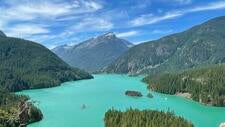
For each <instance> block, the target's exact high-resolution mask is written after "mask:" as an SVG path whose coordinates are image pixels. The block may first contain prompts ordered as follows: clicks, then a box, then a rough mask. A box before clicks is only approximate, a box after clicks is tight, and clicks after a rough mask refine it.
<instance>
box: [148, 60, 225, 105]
mask: <svg viewBox="0 0 225 127" xmlns="http://www.w3.org/2000/svg"><path fill="white" fill-rule="evenodd" d="M144 80H145V82H147V83H148V84H149V88H151V89H152V90H155V91H158V92H162V93H167V94H177V93H189V94H191V98H192V99H193V100H195V101H198V102H201V103H205V104H209V105H213V106H225V65H224V64H223V65H214V66H212V67H206V68H201V69H192V70H189V71H185V72H183V73H174V74H171V73H168V74H161V75H149V76H148V77H146V78H145V79H144Z"/></svg>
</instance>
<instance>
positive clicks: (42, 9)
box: [0, 0, 225, 48]
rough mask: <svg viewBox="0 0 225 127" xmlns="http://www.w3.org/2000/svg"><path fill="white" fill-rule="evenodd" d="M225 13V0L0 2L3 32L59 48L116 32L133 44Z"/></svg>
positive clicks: (0, 23) (1, 0)
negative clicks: (59, 46)
mask: <svg viewBox="0 0 225 127" xmlns="http://www.w3.org/2000/svg"><path fill="white" fill-rule="evenodd" d="M223 15H225V0H0V30H2V31H4V32H5V33H6V34H7V35H8V36H14V37H20V38H25V39H29V40H33V41H36V42H39V43H41V44H43V45H45V46H46V47H48V48H53V47H55V46H57V45H62V44H70V45H71V44H76V43H79V42H81V41H83V40H86V39H88V38H91V37H94V36H97V35H100V34H103V33H106V32H114V33H115V34H116V35H117V36H118V37H120V38H124V39H127V40H129V41H130V42H133V43H136V44H137V43H141V42H144V41H148V40H154V39H158V38H160V37H162V36H165V35H168V34H172V33H176V32H179V31H183V30H186V29H188V28H190V27H192V26H194V25H197V24H200V23H202V22H204V21H207V20H209V19H211V18H214V17H217V16H223Z"/></svg>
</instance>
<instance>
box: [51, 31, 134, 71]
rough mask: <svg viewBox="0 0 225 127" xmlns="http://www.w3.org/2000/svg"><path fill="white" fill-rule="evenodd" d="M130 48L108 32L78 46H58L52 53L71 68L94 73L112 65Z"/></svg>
mask: <svg viewBox="0 0 225 127" xmlns="http://www.w3.org/2000/svg"><path fill="white" fill-rule="evenodd" d="M132 46H133V44H132V43H130V42H128V41H126V40H124V39H120V38H118V37H116V35H115V34H114V33H111V32H109V33H106V34H103V35H100V36H98V37H95V38H91V39H88V40H86V41H84V42H81V43H79V44H78V45H73V46H68V45H62V46H58V47H56V48H54V49H53V50H52V51H53V52H54V53H56V54H57V55H58V56H59V57H60V58H62V59H63V60H64V61H66V62H67V63H68V64H70V65H71V66H73V67H78V68H81V69H84V70H86V71H88V72H96V71H98V70H100V69H101V68H103V67H105V66H107V65H109V64H110V63H112V62H113V61H114V60H115V59H117V58H118V57H119V56H120V55H121V54H123V53H124V52H125V51H127V50H128V49H129V48H130V47H132Z"/></svg>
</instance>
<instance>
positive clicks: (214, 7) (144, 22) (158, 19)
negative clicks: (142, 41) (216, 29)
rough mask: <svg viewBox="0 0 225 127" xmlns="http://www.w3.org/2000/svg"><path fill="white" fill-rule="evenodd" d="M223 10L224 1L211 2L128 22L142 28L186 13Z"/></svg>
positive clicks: (147, 15) (149, 15)
mask: <svg viewBox="0 0 225 127" xmlns="http://www.w3.org/2000/svg"><path fill="white" fill-rule="evenodd" d="M218 9H225V1H219V2H213V3H209V4H207V5H201V6H195V7H192V8H187V9H183V10H175V11H171V12H167V13H165V14H163V15H160V16H156V15H153V14H144V15H141V16H139V17H137V18H135V19H133V20H131V21H130V24H131V25H132V26H142V25H149V24H154V23H158V22H161V21H164V20H168V19H174V18H177V17H179V16H183V15H185V14H187V13H193V12H200V11H209V10H218Z"/></svg>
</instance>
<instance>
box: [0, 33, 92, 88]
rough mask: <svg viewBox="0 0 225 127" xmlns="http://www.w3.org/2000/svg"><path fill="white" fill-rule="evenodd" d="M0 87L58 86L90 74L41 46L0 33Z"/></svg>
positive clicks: (86, 77) (88, 76)
mask: <svg viewBox="0 0 225 127" xmlns="http://www.w3.org/2000/svg"><path fill="white" fill-rule="evenodd" d="M0 61H1V63H0V74H1V75H0V87H1V88H2V89H6V90H9V91H20V90H24V89H34V88H44V87H53V86H58V85H60V83H62V82H65V81H70V80H80V79H88V78H92V76H91V75H90V74H88V73H86V72H84V71H81V70H79V69H76V68H71V67H70V66H69V65H67V64H66V63H65V62H63V61H62V60H61V59H60V58H58V57H57V56H56V55H55V54H54V53H52V52H51V51H50V50H48V49H47V48H45V47H44V46H42V45H40V44H37V43H34V42H31V41H27V40H23V39H18V38H11V37H0Z"/></svg>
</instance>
